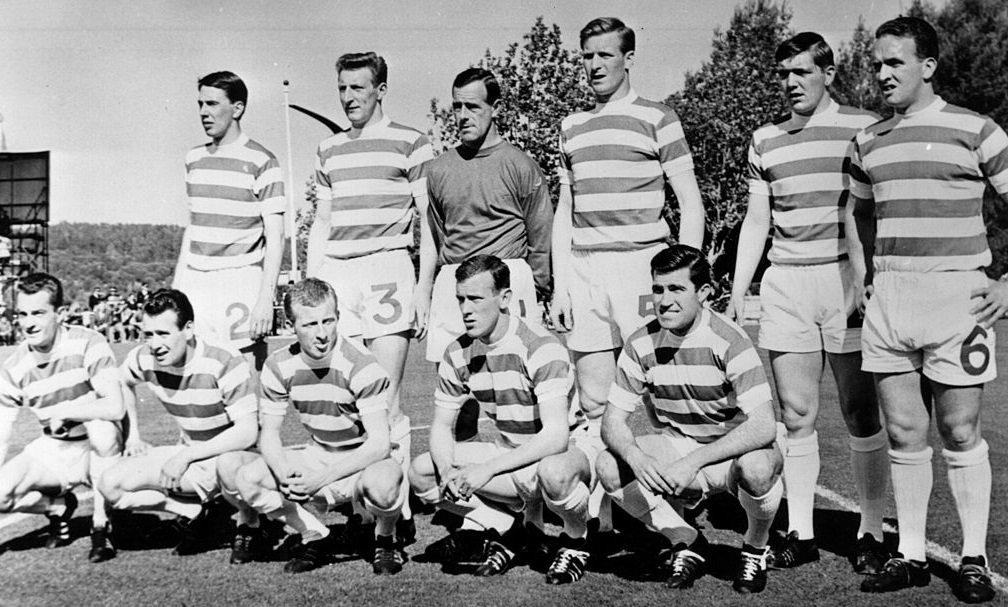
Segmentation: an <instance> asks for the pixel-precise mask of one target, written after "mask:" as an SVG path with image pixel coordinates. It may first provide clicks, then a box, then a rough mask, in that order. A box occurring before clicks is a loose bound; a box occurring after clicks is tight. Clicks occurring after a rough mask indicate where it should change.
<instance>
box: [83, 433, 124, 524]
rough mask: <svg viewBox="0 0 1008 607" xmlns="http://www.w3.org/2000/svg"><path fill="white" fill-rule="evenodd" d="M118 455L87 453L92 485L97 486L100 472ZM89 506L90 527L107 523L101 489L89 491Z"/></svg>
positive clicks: (113, 462) (107, 467)
mask: <svg viewBox="0 0 1008 607" xmlns="http://www.w3.org/2000/svg"><path fill="white" fill-rule="evenodd" d="M119 457H120V456H119V455H118V454H116V455H110V456H108V457H102V456H100V455H98V454H97V453H95V452H94V451H92V452H91V453H90V454H89V457H88V474H89V476H90V477H91V486H92V487H97V486H98V479H100V478H101V475H102V473H104V472H105V471H106V470H108V469H109V468H111V467H112V466H113V465H114V464H115V463H116V462H118V461H119ZM91 506H92V510H91V527H92V528H93V529H100V528H102V527H104V526H105V525H106V524H108V513H106V512H105V496H104V495H102V494H101V491H98V490H94V491H92V492H91Z"/></svg>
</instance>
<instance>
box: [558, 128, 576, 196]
mask: <svg viewBox="0 0 1008 607" xmlns="http://www.w3.org/2000/svg"><path fill="white" fill-rule="evenodd" d="M566 148H567V138H566V137H564V134H563V130H562V129H561V131H560V142H559V144H558V145H557V150H558V151H559V153H560V162H558V163H557V178H558V179H559V180H560V185H565V186H570V185H572V184H573V183H574V169H572V168H571V162H570V156H568V155H567V149H566Z"/></svg>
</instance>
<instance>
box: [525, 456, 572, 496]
mask: <svg viewBox="0 0 1008 607" xmlns="http://www.w3.org/2000/svg"><path fill="white" fill-rule="evenodd" d="M536 476H537V477H538V481H539V486H540V487H542V490H543V493H545V494H546V496H547V497H549V498H550V499H560V498H562V497H564V496H566V495H568V494H569V493H570V492H571V490H572V489H573V488H574V485H575V483H577V482H578V481H579V480H580V479H579V476H580V475H579V474H578V469H577V466H574V465H572V462H571V458H570V457H568V454H566V453H561V454H559V455H551V456H549V457H547V458H545V459H543V460H542V461H541V462H539V466H538V467H537V468H536Z"/></svg>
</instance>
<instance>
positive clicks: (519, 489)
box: [455, 442, 539, 501]
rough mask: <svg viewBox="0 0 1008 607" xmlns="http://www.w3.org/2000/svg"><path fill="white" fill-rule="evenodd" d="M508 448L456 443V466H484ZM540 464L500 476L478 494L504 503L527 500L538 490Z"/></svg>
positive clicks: (534, 463) (491, 444)
mask: <svg viewBox="0 0 1008 607" xmlns="http://www.w3.org/2000/svg"><path fill="white" fill-rule="evenodd" d="M507 449H508V448H507V447H502V446H499V445H496V444H494V443H476V442H473V443H456V445H455V465H456V466H459V467H465V466H471V465H474V464H482V463H485V462H487V461H490V460H492V459H494V458H497V457H500V455H501V454H502V453H505V452H506V451H507ZM538 465H539V462H533V463H532V464H529V465H527V466H524V467H522V468H519V469H517V470H512V471H510V472H505V473H503V474H498V475H497V476H495V477H493V478H491V479H490V481H489V482H488V483H487V484H486V485H484V486H483V487H482V488H480V489H479V490H478V491H477V493H479V494H480V495H482V496H485V497H489V498H491V499H499V500H502V501H509V500H514V499H516V498H525V497H527V496H530V495H533V494H534V493H535V492H536V489H537V488H538V482H537V480H536V468H537V467H538Z"/></svg>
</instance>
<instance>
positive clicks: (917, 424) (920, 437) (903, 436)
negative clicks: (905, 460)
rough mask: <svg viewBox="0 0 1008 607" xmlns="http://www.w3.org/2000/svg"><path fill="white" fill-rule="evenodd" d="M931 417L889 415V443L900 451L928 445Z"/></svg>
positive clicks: (886, 420) (887, 419) (887, 421)
mask: <svg viewBox="0 0 1008 607" xmlns="http://www.w3.org/2000/svg"><path fill="white" fill-rule="evenodd" d="M929 421H930V420H929V419H928V417H927V416H926V415H925V416H923V419H917V418H916V417H913V416H899V415H887V416H886V418H885V422H886V424H885V425H886V433H887V434H888V435H889V444H890V445H891V446H892V447H893V448H895V449H896V450H898V451H908V450H911V451H913V450H918V449H915V447H919V448H921V449H923V448H924V447H925V446H927V435H928V429H929V426H930V424H929Z"/></svg>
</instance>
